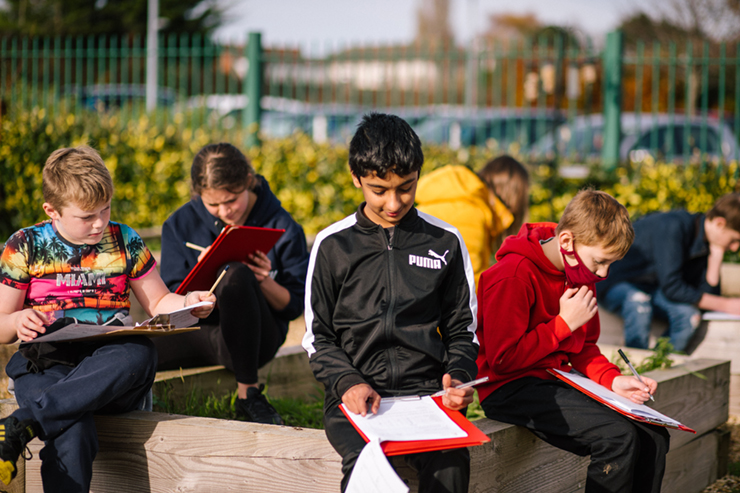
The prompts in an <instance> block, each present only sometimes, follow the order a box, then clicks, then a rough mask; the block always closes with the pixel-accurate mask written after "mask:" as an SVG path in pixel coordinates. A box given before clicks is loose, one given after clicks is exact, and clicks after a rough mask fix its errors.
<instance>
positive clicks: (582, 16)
mask: <svg viewBox="0 0 740 493" xmlns="http://www.w3.org/2000/svg"><path fill="white" fill-rule="evenodd" d="M422 1H431V0H362V1H358V0H220V2H221V4H222V5H223V6H227V7H228V10H227V15H226V19H227V24H226V25H225V26H223V27H222V28H220V29H219V30H218V31H217V32H216V37H217V38H219V39H221V40H237V39H244V37H245V33H246V32H248V31H260V32H261V33H262V42H263V44H266V45H269V44H299V45H304V46H306V47H308V48H309V49H310V48H311V47H314V48H315V49H318V50H322V47H323V46H324V45H326V44H336V43H339V42H341V43H349V44H366V43H381V44H386V43H398V42H401V43H403V42H408V41H410V40H412V39H413V37H414V34H415V29H416V11H417V9H418V7H419V5H420V2H422ZM450 1H451V25H452V27H453V31H454V33H455V37H456V39H457V40H458V41H462V42H465V41H466V40H468V39H470V36H471V33H473V32H481V31H482V30H484V29H485V28H486V26H487V24H488V16H489V15H490V14H500V13H516V14H526V13H534V14H535V15H537V17H538V18H539V19H540V20H541V22H543V23H544V24H557V25H563V26H571V27H575V28H577V29H579V30H581V31H582V32H583V33H585V34H588V35H590V36H592V37H593V38H594V41H595V43H596V44H600V42H599V39H600V38H603V37H604V36H605V34H606V33H607V32H608V31H610V30H612V29H614V28H615V27H616V26H617V25H618V24H619V22H620V20H621V19H622V18H623V17H625V16H627V15H628V14H630V13H631V12H633V11H634V10H635V4H636V2H637V1H638V0H623V1H619V2H617V1H614V0H517V1H516V2H512V1H504V0H450Z"/></svg>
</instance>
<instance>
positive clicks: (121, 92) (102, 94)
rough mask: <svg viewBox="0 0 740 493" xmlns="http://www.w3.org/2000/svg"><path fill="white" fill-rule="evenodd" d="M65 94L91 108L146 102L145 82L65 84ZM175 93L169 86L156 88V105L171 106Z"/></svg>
mask: <svg viewBox="0 0 740 493" xmlns="http://www.w3.org/2000/svg"><path fill="white" fill-rule="evenodd" d="M64 92H65V94H67V95H72V96H75V97H77V98H78V99H79V101H80V102H81V104H82V106H84V107H85V108H87V109H91V110H108V109H110V108H118V107H121V106H124V105H125V104H128V103H139V104H143V103H145V102H146V85H145V84H92V85H88V86H77V85H73V86H67V87H65V90H64ZM176 99H177V94H176V93H175V91H174V90H172V89H171V88H169V87H158V88H157V106H165V107H171V106H172V105H173V104H174V103H175V100H176Z"/></svg>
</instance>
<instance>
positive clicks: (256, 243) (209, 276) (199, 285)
mask: <svg viewBox="0 0 740 493" xmlns="http://www.w3.org/2000/svg"><path fill="white" fill-rule="evenodd" d="M283 233H285V230H284V229H271V228H254V227H251V226H233V225H228V226H226V227H225V228H224V229H223V231H221V234H220V235H218V237H217V238H216V241H214V242H213V245H211V249H210V250H209V251H208V253H207V254H206V255H205V256H204V257H203V258H202V259H201V260H200V262H198V263H197V264H195V267H193V269H192V270H191V271H190V272H189V273H188V276H187V277H186V278H185V279H184V280H183V281H182V282H181V283H180V285H179V286H178V287H177V290H176V291H175V293H177V294H185V293H187V292H188V291H207V290H209V289H211V286H212V285H213V283H214V282H216V277H217V274H218V270H219V269H220V268H221V267H223V266H224V264H227V263H229V262H242V261H244V260H247V257H248V256H249V255H250V254H252V253H254V252H255V251H257V250H259V251H261V252H264V253H267V252H269V251H270V249H271V248H272V247H273V246H274V245H275V243H277V241H278V239H279V238H280V237H281V236H282V235H283Z"/></svg>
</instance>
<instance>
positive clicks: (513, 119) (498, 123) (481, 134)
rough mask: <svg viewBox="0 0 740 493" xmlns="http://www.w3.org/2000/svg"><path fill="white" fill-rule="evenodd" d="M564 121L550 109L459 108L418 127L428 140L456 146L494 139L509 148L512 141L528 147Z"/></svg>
mask: <svg viewBox="0 0 740 493" xmlns="http://www.w3.org/2000/svg"><path fill="white" fill-rule="evenodd" d="M564 121H565V118H564V117H563V116H562V115H561V112H558V111H554V110H549V109H529V108H493V109H486V110H477V111H473V112H470V110H468V109H466V108H457V109H454V110H442V111H441V112H440V113H439V114H436V115H431V116H428V117H427V118H426V119H425V120H424V121H423V122H422V123H421V124H419V125H418V126H417V127H416V129H415V130H416V132H417V134H418V135H419V138H421V141H422V142H424V143H436V144H447V145H449V146H450V147H452V148H453V149H456V148H459V147H467V146H472V145H487V144H489V143H491V141H493V142H494V143H496V144H497V145H498V147H499V149H502V150H505V151H506V150H508V149H509V146H510V145H511V144H512V143H517V144H518V145H520V146H521V148H524V149H526V148H528V147H529V146H530V145H532V144H533V143H534V142H535V141H536V140H537V139H538V138H539V137H541V136H543V135H545V134H546V133H547V132H548V131H551V130H552V129H553V128H555V127H557V126H558V125H559V124H561V123H563V122H564Z"/></svg>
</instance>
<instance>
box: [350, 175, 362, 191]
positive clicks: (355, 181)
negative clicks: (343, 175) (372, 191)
mask: <svg viewBox="0 0 740 493" xmlns="http://www.w3.org/2000/svg"><path fill="white" fill-rule="evenodd" d="M351 174H352V183H354V184H355V187H356V188H362V183H360V179H359V178H358V177H357V175H355V174H354V173H351Z"/></svg>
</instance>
